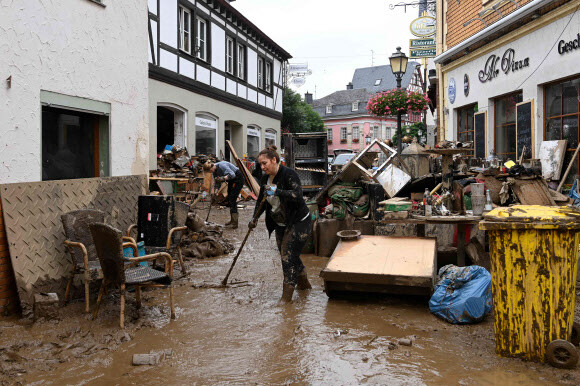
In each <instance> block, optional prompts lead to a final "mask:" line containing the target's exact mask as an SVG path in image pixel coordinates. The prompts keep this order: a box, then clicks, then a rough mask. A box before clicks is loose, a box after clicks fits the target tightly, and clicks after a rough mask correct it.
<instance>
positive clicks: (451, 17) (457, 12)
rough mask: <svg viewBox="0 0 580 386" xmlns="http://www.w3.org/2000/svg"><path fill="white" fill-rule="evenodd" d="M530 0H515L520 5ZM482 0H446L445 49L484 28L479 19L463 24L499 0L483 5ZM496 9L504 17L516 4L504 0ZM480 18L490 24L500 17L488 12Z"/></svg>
mask: <svg viewBox="0 0 580 386" xmlns="http://www.w3.org/2000/svg"><path fill="white" fill-rule="evenodd" d="M530 1H532V0H516V2H517V3H518V5H519V6H520V7H521V6H523V5H525V4H527V3H529V2H530ZM483 2H484V0H461V2H460V3H458V2H457V0H447V12H446V14H445V22H446V23H447V33H446V36H445V41H446V44H447V49H449V48H451V47H453V46H456V45H457V44H459V43H461V42H462V41H464V40H466V39H468V38H469V37H471V36H473V35H475V34H476V33H478V32H479V31H481V30H483V29H484V28H485V25H484V24H483V23H482V22H481V21H480V20H473V21H472V22H471V23H469V24H468V25H467V26H465V27H464V26H463V24H464V23H465V22H467V21H469V20H471V19H473V18H476V17H479V15H478V13H480V12H482V11H483V10H484V9H488V8H489V9H491V6H492V5H494V4H499V3H500V1H489V2H486V3H485V5H483ZM498 9H499V11H500V12H501V13H502V14H503V16H504V17H505V16H507V15H508V14H510V13H512V12H513V11H514V10H515V9H516V6H515V5H514V4H513V3H512V2H506V3H504V4H503V5H502V6H501V7H500V8H498ZM482 19H483V20H485V22H486V23H487V25H488V26H490V25H492V24H493V23H495V22H497V21H498V20H499V19H500V17H499V14H498V13H497V12H488V13H486V14H485V15H484V16H483V17H482Z"/></svg>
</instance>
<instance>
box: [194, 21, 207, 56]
mask: <svg viewBox="0 0 580 386" xmlns="http://www.w3.org/2000/svg"><path fill="white" fill-rule="evenodd" d="M196 20H197V36H196V51H197V57H198V58H199V59H201V60H207V22H206V21H205V20H204V19H202V18H200V17H198V18H196Z"/></svg>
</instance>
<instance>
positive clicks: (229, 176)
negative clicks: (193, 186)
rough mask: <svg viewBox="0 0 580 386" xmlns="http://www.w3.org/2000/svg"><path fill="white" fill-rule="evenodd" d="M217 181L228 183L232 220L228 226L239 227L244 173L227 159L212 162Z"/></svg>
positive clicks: (212, 169) (212, 170)
mask: <svg viewBox="0 0 580 386" xmlns="http://www.w3.org/2000/svg"><path fill="white" fill-rule="evenodd" d="M209 170H210V171H211V172H212V174H213V176H214V178H215V181H216V182H224V181H225V182H227V183H228V204H229V206H230V221H229V222H227V223H226V228H232V229H237V228H238V204H237V200H238V196H239V195H240V192H241V191H242V187H243V186H244V175H243V174H242V172H241V171H240V169H238V168H237V167H236V166H234V165H233V164H231V163H229V162H227V161H220V162H216V163H215V164H212V165H211V167H210V169H209Z"/></svg>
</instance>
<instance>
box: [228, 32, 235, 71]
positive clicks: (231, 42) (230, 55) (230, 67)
mask: <svg viewBox="0 0 580 386" xmlns="http://www.w3.org/2000/svg"><path fill="white" fill-rule="evenodd" d="M234 47H235V45H234V39H232V38H230V37H227V38H226V72H227V73H229V74H232V75H234Z"/></svg>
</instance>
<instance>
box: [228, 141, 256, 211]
mask: <svg viewBox="0 0 580 386" xmlns="http://www.w3.org/2000/svg"><path fill="white" fill-rule="evenodd" d="M226 144H227V145H228V148H229V149H230V152H231V153H232V157H234V159H235V160H236V165H238V168H239V169H240V170H241V172H242V174H243V175H244V179H245V180H246V185H248V187H249V188H250V190H251V191H252V193H253V194H254V195H255V197H252V198H253V199H254V200H255V199H257V197H258V194H260V185H259V184H258V182H257V181H256V179H255V178H254V176H252V175H251V174H250V171H249V170H248V168H247V167H246V165H244V164H243V163H242V161H240V159H239V158H238V154H237V153H236V150H235V149H234V146H233V145H232V142H231V141H230V140H229V139H228V140H227V141H226Z"/></svg>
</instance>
